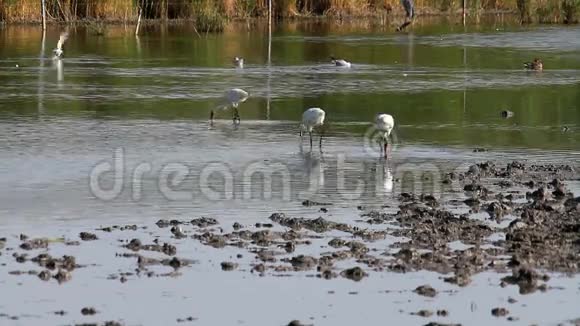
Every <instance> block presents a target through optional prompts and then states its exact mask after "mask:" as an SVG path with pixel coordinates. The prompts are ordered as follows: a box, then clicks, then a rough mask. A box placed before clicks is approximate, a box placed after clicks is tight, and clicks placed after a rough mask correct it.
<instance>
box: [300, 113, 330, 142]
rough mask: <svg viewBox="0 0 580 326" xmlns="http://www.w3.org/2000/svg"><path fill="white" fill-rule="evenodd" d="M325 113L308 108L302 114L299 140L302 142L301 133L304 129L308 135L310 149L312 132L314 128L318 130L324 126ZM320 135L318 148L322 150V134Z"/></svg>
mask: <svg viewBox="0 0 580 326" xmlns="http://www.w3.org/2000/svg"><path fill="white" fill-rule="evenodd" d="M325 117H326V113H325V112H324V110H322V109H321V108H310V109H308V110H306V111H304V113H303V114H302V123H301V124H300V140H301V141H302V132H303V131H304V129H306V131H307V132H308V134H309V135H310V148H312V131H313V130H314V128H317V129H320V128H321V127H322V125H324V118H325ZM319 135H320V144H319V146H320V148H322V132H321V131H319Z"/></svg>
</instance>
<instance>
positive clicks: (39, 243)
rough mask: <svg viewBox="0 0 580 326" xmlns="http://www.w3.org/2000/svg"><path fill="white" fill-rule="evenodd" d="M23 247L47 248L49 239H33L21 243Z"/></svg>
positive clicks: (26, 248)
mask: <svg viewBox="0 0 580 326" xmlns="http://www.w3.org/2000/svg"><path fill="white" fill-rule="evenodd" d="M20 248H21V249H24V250H33V249H45V248H48V240H47V239H32V240H28V241H26V242H24V243H22V244H21V245H20Z"/></svg>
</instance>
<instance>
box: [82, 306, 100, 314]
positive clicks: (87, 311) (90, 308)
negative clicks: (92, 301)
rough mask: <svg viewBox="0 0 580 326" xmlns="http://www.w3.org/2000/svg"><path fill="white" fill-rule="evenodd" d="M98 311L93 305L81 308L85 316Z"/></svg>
mask: <svg viewBox="0 0 580 326" xmlns="http://www.w3.org/2000/svg"><path fill="white" fill-rule="evenodd" d="M96 313H97V310H96V309H95V308H93V307H84V308H83V309H81V314H83V315H84V316H89V315H94V314H96Z"/></svg>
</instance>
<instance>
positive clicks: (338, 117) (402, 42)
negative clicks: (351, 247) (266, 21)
mask: <svg viewBox="0 0 580 326" xmlns="http://www.w3.org/2000/svg"><path fill="white" fill-rule="evenodd" d="M59 32H60V30H57V29H55V28H51V29H50V30H49V31H48V33H47V35H46V45H45V48H44V51H42V45H41V32H40V30H38V29H37V28H35V27H29V26H25V27H22V26H9V27H2V28H0V40H1V41H0V144H1V146H0V162H2V163H1V164H0V180H1V181H2V182H0V237H2V236H6V237H8V238H10V239H12V238H13V237H16V236H17V235H18V234H19V233H26V234H29V235H31V236H49V237H60V236H67V237H70V238H75V237H76V234H77V233H78V232H80V231H84V230H93V229H95V228H97V227H99V226H103V225H110V224H130V223H136V224H139V225H149V226H151V225H152V224H153V222H155V221H156V220H158V219H159V218H188V217H199V216H211V217H215V218H217V219H218V220H219V221H220V222H221V223H222V224H223V225H231V224H232V223H233V222H234V221H238V222H241V223H243V224H248V225H249V224H253V223H256V222H264V221H265V220H266V219H267V217H268V216H269V215H270V214H271V213H272V212H275V211H283V212H286V213H287V214H289V215H300V216H305V217H318V216H319V213H318V207H304V206H302V205H301V202H302V201H303V200H305V199H310V200H316V201H322V202H328V203H331V204H333V205H332V206H330V208H329V210H330V215H329V218H332V219H333V220H337V221H340V220H342V221H352V220H355V219H357V218H358V215H359V211H357V209H356V207H357V206H359V205H362V206H365V207H367V208H378V207H381V206H382V205H385V204H386V205H389V204H390V203H393V202H394V199H395V198H397V195H398V194H399V193H400V192H402V191H415V192H418V193H420V192H429V193H434V194H436V195H437V196H440V197H443V198H454V196H455V197H456V196H458V195H457V194H456V192H457V191H459V190H461V189H453V188H452V187H448V188H445V187H443V186H441V182H437V181H439V180H441V179H442V178H443V176H444V175H445V173H448V172H453V171H462V170H463V169H465V168H467V167H468V166H469V165H471V164H473V163H475V162H479V161H483V160H495V161H499V162H507V161H510V160H515V159H528V160H530V161H532V162H551V163H554V162H556V163H557V162H561V163H568V164H570V163H573V162H578V161H579V160H580V145H579V144H580V110H579V107H580V55H579V54H578V53H579V52H578V49H580V44H579V43H578V38H577V37H575V36H576V35H578V33H580V28H579V27H577V26H576V27H526V28H521V27H518V26H513V25H509V24H507V23H505V24H504V23H496V24H493V25H480V26H468V27H466V28H465V29H464V30H463V28H458V27H457V26H450V27H445V26H437V28H433V27H431V26H418V27H416V28H415V29H414V30H413V31H412V32H409V33H405V34H394V33H392V32H389V31H387V30H386V29H385V28H372V29H367V28H366V27H357V26H354V27H353V26H335V25H332V26H330V25H328V24H326V23H323V22H320V23H316V24H310V23H304V24H300V23H292V24H287V25H281V26H277V27H276V28H275V29H274V31H273V36H272V47H271V60H270V61H269V60H268V38H267V31H266V30H265V29H264V28H263V26H258V27H257V28H256V29H251V30H248V29H247V27H246V26H245V25H242V24H239V25H235V26H230V27H229V28H228V29H227V30H226V32H225V33H224V34H223V35H219V36H213V35H209V36H207V37H205V36H204V37H202V38H198V37H197V36H196V35H195V33H194V32H193V31H191V30H189V29H187V28H184V27H178V26H174V27H171V26H169V27H159V26H157V27H154V26H151V27H146V28H145V30H144V32H143V33H142V35H141V36H140V37H139V38H135V37H134V36H133V33H132V30H131V28H130V27H129V28H127V29H125V28H124V27H122V26H115V27H110V28H109V29H108V31H107V34H106V36H96V35H93V34H92V33H91V31H90V30H85V29H83V28H80V27H79V28H75V29H71V37H70V39H69V41H68V42H67V44H66V47H65V56H66V57H65V59H64V60H63V61H62V62H61V63H60V64H55V63H54V62H53V61H52V60H51V59H50V50H51V49H52V47H53V46H54V44H55V42H56V39H57V38H58V34H59ZM330 55H336V56H341V57H345V58H347V59H349V60H350V61H352V62H353V67H352V68H351V69H339V68H336V67H333V66H331V65H329V63H328V57H329V56H330ZM234 56H243V57H244V58H245V60H246V67H245V68H244V69H243V70H239V69H234V68H232V67H231V59H232V58H233V57H234ZM39 57H40V58H39ZM534 57H541V58H542V59H543V60H544V64H545V67H546V70H545V71H544V72H541V73H537V72H533V73H530V72H526V71H523V70H522V69H521V68H522V62H524V61H529V60H531V59H533V58H534ZM16 64H18V65H19V68H16V67H15V65H16ZM232 87H241V88H244V89H245V90H247V91H249V92H250V99H249V100H248V101H247V102H245V103H242V104H241V105H240V114H241V124H240V126H239V127H234V126H233V125H232V121H231V112H229V111H226V110H222V111H219V112H218V118H220V120H218V121H217V122H216V124H215V126H214V127H213V128H210V127H209V125H208V122H207V119H208V117H209V112H210V110H211V109H212V108H214V107H215V106H216V105H217V104H218V103H219V102H220V97H221V96H222V94H223V92H224V91H225V90H226V89H229V88H232ZM312 106H318V107H322V108H323V109H325V110H326V112H327V125H328V128H327V130H326V131H325V139H324V142H323V150H322V152H321V151H319V149H318V146H317V141H318V136H316V137H315V146H314V148H313V149H312V150H311V149H310V147H309V145H308V141H307V140H306V139H305V140H304V141H303V142H302V144H303V145H302V146H300V138H299V136H298V123H299V119H300V116H301V113H302V111H303V110H305V109H306V108H308V107H312ZM502 110H510V111H513V112H514V116H513V117H512V118H510V119H503V118H502V117H501V114H500V112H501V111H502ZM380 112H388V113H390V114H392V115H393V116H394V117H395V119H396V123H397V127H396V130H395V140H396V142H395V144H394V145H393V147H392V153H391V159H390V161H389V162H385V161H384V160H380V159H379V158H378V157H379V153H378V146H377V145H376V144H375V143H374V137H375V136H376V135H375V133H374V132H373V129H372V127H371V124H370V122H371V121H372V120H373V117H374V115H375V114H377V113H380ZM564 127H566V128H567V129H566V130H563V128H564ZM476 147H478V148H480V147H481V148H485V149H487V151H486V152H477V153H475V152H473V149H474V148H476ZM115 162H118V163H119V165H116V166H115ZM107 164H109V165H107ZM111 170H114V171H113V172H111ZM408 172H410V173H411V175H412V177H411V178H409V175H408ZM264 173H265V174H264ZM270 173H271V179H272V183H271V186H270V182H269V180H268V178H269V177H270V176H269V174H270ZM426 176H427V177H428V178H427V179H426V178H425V177H426ZM264 178H265V180H264ZM570 187H571V189H572V190H573V191H575V192H576V193H578V191H579V190H580V189H579V185H578V184H571V185H570ZM140 232H143V231H140ZM136 234H137V235H138V234H139V232H136ZM126 236H127V238H128V239H130V238H131V237H134V236H135V235H131V234H127V235H126ZM184 241H185V240H184ZM189 241H190V242H191V240H189ZM391 241H392V239H391ZM105 242H107V240H105ZM71 248H72V249H71ZM180 248H181V247H180ZM187 248H188V249H186V250H185V251H180V256H185V257H190V258H193V259H197V260H199V261H200V264H195V265H193V266H192V267H191V268H189V269H185V270H184V271H183V272H182V273H183V275H182V276H181V277H179V278H176V279H167V278H159V279H154V280H150V279H139V278H136V279H134V280H131V281H130V282H128V283H126V284H123V285H119V283H118V282H115V281H111V280H106V276H107V275H108V274H110V273H114V272H118V270H122V269H125V270H127V269H130V268H131V265H132V264H133V263H134V262H133V261H131V262H129V261H128V260H122V259H121V260H119V259H117V258H114V257H110V256H107V255H111V253H112V252H116V251H118V252H120V251H122V249H121V248H118V245H117V243H116V240H114V239H113V238H111V239H110V241H109V242H108V245H107V246H105V247H101V246H95V247H91V246H87V245H85V244H83V245H81V247H64V246H63V247H62V252H63V253H67V254H75V255H76V254H78V257H79V258H78V259H79V260H81V263H83V264H96V265H97V267H96V270H95V269H91V268H86V269H79V270H78V271H75V274H74V275H75V276H74V281H72V282H69V283H67V284H64V285H62V286H60V287H59V288H56V286H55V285H54V283H50V284H46V283H41V281H39V280H37V278H36V277H34V276H30V277H28V276H24V277H25V278H23V279H22V276H18V277H17V276H11V275H10V276H5V277H2V278H1V280H0V285H1V287H2V288H3V291H2V292H3V293H10V295H9V296H6V295H3V296H2V298H3V299H0V313H7V314H9V315H17V316H20V320H19V321H7V322H10V323H16V324H17V323H22V324H30V323H35V324H37V323H42V322H43V321H44V323H46V324H54V323H61V322H63V320H64V321H66V322H73V323H74V322H81V321H91V320H98V321H102V320H106V319H116V320H118V319H122V320H124V321H125V322H126V323H127V324H131V325H133V324H165V323H172V322H175V318H185V317H187V316H189V315H192V316H195V317H197V318H199V320H198V321H197V323H198V324H207V325H215V324H234V323H240V324H248V325H250V324H252V325H256V324H264V325H265V324H269V325H272V324H280V325H282V324H285V323H287V322H288V321H289V320H292V319H301V320H303V321H305V322H307V321H308V318H310V317H312V318H314V319H313V320H312V321H311V322H312V323H314V324H315V325H330V324H333V325H336V324H350V323H355V322H357V321H360V320H361V318H363V317H364V318H369V324H379V323H384V321H385V320H389V321H393V323H395V324H400V323H411V324H416V323H420V322H425V323H426V322H427V321H428V320H435V319H438V318H430V319H422V318H421V317H415V316H410V315H409V314H408V313H409V312H413V311H417V310H419V309H423V308H430V309H436V308H439V309H442V308H446V309H448V310H449V311H450V312H451V315H450V317H448V318H440V319H441V321H448V322H449V321H453V322H462V323H464V324H473V323H474V321H477V322H476V323H478V324H481V325H485V324H489V323H490V322H494V323H497V322H500V320H497V319H490V318H493V317H491V315H490V313H489V311H490V310H491V308H493V307H495V305H501V304H503V305H505V299H506V298H507V297H508V296H514V297H515V296H517V290H516V289H511V288H508V289H501V288H499V287H497V286H493V287H490V286H488V285H489V284H497V283H498V282H499V281H498V280H499V278H500V276H498V275H494V274H481V275H479V276H478V277H477V278H475V280H474V282H473V283H472V284H471V285H470V286H469V287H467V288H461V289H459V290H458V291H457V292H452V293H448V294H446V293H444V294H441V295H440V296H439V297H437V298H436V299H428V300H426V299H424V298H423V297H417V296H416V295H415V294H413V293H412V292H411V290H412V289H414V288H415V287H417V286H418V285H421V284H424V283H430V284H433V285H434V286H436V287H438V288H440V289H450V290H454V291H455V290H457V289H458V288H456V287H453V286H451V285H449V284H445V283H443V282H442V281H441V280H439V279H438V277H439V275H437V274H431V273H412V274H392V273H371V277H370V278H368V279H365V280H364V281H363V282H360V283H353V282H352V281H349V280H340V279H337V280H333V281H321V280H318V279H316V278H309V277H306V275H302V274H300V273H298V276H295V277H289V278H287V277H265V278H259V277H257V276H255V275H252V274H249V272H248V273H245V272H232V273H222V272H221V271H220V272H217V273H216V271H219V262H221V261H222V260H225V259H228V257H231V256H235V254H236V252H235V251H224V250H216V249H213V248H209V249H208V247H204V246H202V245H201V244H199V243H197V242H195V246H193V247H192V246H189V247H187ZM58 250H60V249H57V252H58ZM8 256H9V255H8V254H4V255H2V256H0V262H2V263H6V262H8V261H12V258H9V257H8ZM111 259H115V260H114V261H113V262H111ZM347 267H348V266H347ZM13 269H14V268H12V267H11V266H1V265H0V273H2V275H6V273H7V272H8V271H9V270H13ZM249 269H250V267H249V265H248V266H243V267H242V270H243V271H246V272H247V271H249ZM185 284H187V285H186V286H185ZM560 284H561V285H562V286H564V287H565V289H564V290H555V291H550V292H548V293H546V294H534V295H528V296H524V297H522V296H520V297H518V300H519V303H518V304H516V305H511V306H510V307H509V309H510V311H512V312H514V314H515V315H517V316H518V317H520V321H521V322H523V323H532V322H538V323H542V324H544V323H557V322H562V321H565V320H568V319H571V318H575V317H578V316H576V315H574V314H575V313H576V309H575V307H576V303H577V298H578V294H579V293H578V286H577V285H578V279H577V278H573V279H570V278H567V277H564V276H558V277H557V278H556V279H555V280H554V281H552V282H551V283H550V285H551V286H558V285H560ZM23 289H27V290H30V291H35V293H36V292H38V294H35V296H34V297H31V296H30V295H28V294H29V293H28V292H27V291H23ZM55 289H56V290H55ZM4 290H5V291H4ZM329 290H333V291H336V293H335V294H332V295H331V294H328V291H329ZM384 290H392V291H399V290H401V291H403V293H402V294H401V293H398V292H391V293H387V294H385V293H381V292H380V291H384ZM86 291H89V292H91V297H90V299H87V300H86V302H85V301H83V302H82V303H79V302H78V299H77V298H78V297H79V296H82V295H83V293H86ZM352 291H356V292H358V294H357V295H349V294H348V293H349V292H352ZM201 294H203V295H201ZM248 297H251V298H252V301H251V304H248V303H247V301H246V300H247V298H248ZM104 298H106V299H104ZM145 298H146V299H145ZM408 300H411V301H408ZM471 302H474V303H475V305H476V306H478V307H479V309H475V310H474V311H472V310H473V309H472V304H471ZM547 302H549V303H550V304H552V305H553V307H551V308H550V309H553V310H552V313H551V314H545V313H543V311H544V309H547V308H546V305H547ZM91 305H92V306H95V307H96V308H97V309H98V310H100V311H102V313H101V314H98V315H96V316H95V317H91V318H92V319H91V318H87V317H83V316H80V314H78V312H79V311H80V308H82V307H83V306H91ZM124 305H126V307H125V306H124ZM159 305H163V311H166V312H167V313H159V312H158V310H159V308H158V306H159ZM168 305H171V306H170V307H167V306H168ZM354 305H356V308H355V307H354ZM524 305H525V306H524ZM31 307H32V308H31ZM385 307H387V308H385ZM143 308H145V309H143ZM60 309H65V310H67V311H69V312H70V314H69V315H67V316H65V317H60V316H54V315H52V314H51V312H52V311H55V310H60ZM223 309H226V310H228V312H229V313H227V314H224V313H223ZM385 309H387V310H385ZM400 309H402V310H403V311H404V312H402V313H401V312H399V310H400ZM31 310H32V311H31ZM75 311H76V313H75ZM144 311H145V312H144ZM147 311H149V313H147ZM387 315H388V318H387ZM46 318H48V319H46ZM5 321H6V319H4V320H1V323H2V324H4V322H5ZM501 321H502V322H504V321H503V320H501Z"/></svg>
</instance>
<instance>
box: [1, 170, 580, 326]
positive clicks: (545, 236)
mask: <svg viewBox="0 0 580 326" xmlns="http://www.w3.org/2000/svg"><path fill="white" fill-rule="evenodd" d="M579 177H580V174H579V173H578V170H577V169H576V168H575V167H573V166H570V165H553V164H546V165H535V164H533V163H530V162H511V163H508V164H507V165H505V166H499V165H496V164H495V163H493V162H483V163H479V164H475V165H472V166H471V167H469V169H468V170H467V171H465V172H464V173H450V174H448V175H446V177H445V178H444V180H443V181H442V182H443V183H447V184H448V183H457V184H459V185H460V187H461V188H462V189H463V191H462V192H460V193H457V194H456V196H455V197H454V198H449V199H446V200H445V201H444V202H442V201H440V200H439V199H438V198H436V197H434V196H432V195H430V194H413V193H401V194H400V196H399V198H398V200H397V202H398V207H397V208H396V209H394V210H393V207H390V206H392V205H387V206H389V207H387V206H386V207H385V209H372V210H366V209H365V208H364V207H359V212H360V214H359V216H353V218H352V223H344V222H335V221H333V220H332V216H331V215H329V212H332V210H333V207H332V205H329V204H330V203H318V202H315V201H307V202H305V203H302V204H303V205H305V207H309V209H312V210H315V211H317V212H319V215H320V216H319V217H318V218H314V219H309V218H301V217H298V216H288V215H286V214H285V213H284V212H274V213H272V214H271V215H270V216H269V217H264V218H263V222H260V223H256V224H254V225H244V224H242V223H240V222H238V221H220V220H219V218H212V217H196V218H192V219H189V220H179V219H171V218H163V219H160V220H159V221H157V223H155V224H153V225H149V224H144V225H109V226H100V227H94V228H91V227H87V228H86V229H85V230H83V231H81V232H79V234H78V237H76V238H43V237H30V236H28V235H26V230H22V233H21V234H0V259H1V261H3V265H4V266H6V267H7V268H8V270H9V274H10V275H12V276H15V277H17V278H14V279H13V280H18V282H26V283H34V282H48V283H54V287H53V289H54V291H56V292H58V291H59V284H60V285H62V284H66V283H74V282H75V273H76V272H77V271H78V270H90V269H91V268H92V266H91V264H85V263H80V262H81V261H82V262H87V261H90V257H83V255H82V249H83V247H86V246H99V242H100V241H102V240H101V238H103V237H111V236H112V237H113V238H115V239H117V243H118V245H117V248H118V249H117V250H116V251H115V252H110V258H111V259H114V260H118V259H123V260H128V261H129V265H128V266H130V267H129V268H125V269H124V270H119V272H118V273H114V274H110V275H106V276H103V275H101V276H102V277H106V278H107V279H108V280H110V281H111V282H121V283H128V284H131V282H133V281H136V280H138V279H143V278H145V279H146V278H159V277H171V278H177V279H179V277H180V276H181V275H183V274H184V273H195V272H194V271H192V270H191V267H192V266H193V265H196V264H200V262H199V261H197V260H196V257H190V256H187V255H183V254H182V253H181V248H180V247H182V246H184V245H187V246H199V245H201V246H208V247H211V248H214V249H219V250H223V251H226V252H228V251H231V252H232V254H231V255H230V259H228V260H223V261H221V262H219V264H218V265H217V266H219V269H220V270H221V271H223V272H227V273H245V274H246V273H247V274H251V275H254V276H259V277H292V276H293V275H299V274H301V273H302V274H304V273H305V274H306V276H307V277H312V278H318V279H320V282H332V280H333V279H349V280H352V281H353V282H365V278H367V277H368V276H369V275H371V274H376V273H379V274H380V273H408V272H416V271H429V272H435V273H438V274H439V275H440V279H442V280H443V281H444V282H446V283H450V284H453V285H454V286H455V287H456V289H457V291H461V290H462V289H464V288H468V287H469V286H470V283H471V279H472V277H474V276H476V275H477V274H479V273H482V272H493V273H501V274H503V275H506V276H503V277H502V278H501V282H500V283H498V284H494V285H492V286H498V287H506V288H509V287H512V286H513V287H517V288H518V292H519V294H520V295H527V294H531V293H535V292H539V293H542V292H546V291H551V290H552V287H551V285H550V279H551V276H550V275H551V274H552V273H561V274H565V275H569V276H572V275H577V274H578V273H579V272H580V197H578V196H577V195H576V196H575V195H574V194H572V193H570V192H569V191H568V189H567V186H566V183H567V182H569V181H577V180H579ZM298 204H300V203H298ZM126 231H130V232H137V233H138V234H140V236H139V237H127V236H126V235H125V234H124V233H125V232H126ZM387 237H390V238H394V239H395V241H392V242H391V244H389V245H384V244H381V241H383V240H384V239H385V238H387ZM178 242H179V243H178ZM320 244H322V245H320ZM53 248H58V249H57V252H61V253H60V254H54V253H52V252H53ZM67 248H77V249H75V250H74V251H76V252H77V253H78V252H80V253H79V254H77V255H76V256H73V255H69V254H62V252H67ZM236 252H237V254H233V253H236ZM112 263H114V262H112ZM216 272H217V271H216ZM4 277H7V276H4ZM11 279H12V278H11ZM411 290H413V292H414V293H415V294H416V295H418V296H425V297H429V298H434V297H436V296H437V295H438V290H437V289H436V288H434V287H432V286H431V285H429V284H425V285H422V286H419V287H417V288H415V289H411ZM514 300H515V299H514ZM2 313H3V314H2V317H0V318H2V319H5V318H6V319H13V320H17V319H18V318H19V317H18V316H13V315H11V314H10V312H2ZM61 313H62V315H63V316H66V309H63V310H62V311H61ZM490 313H491V314H492V315H493V316H496V318H504V319H506V320H509V321H515V320H517V316H512V315H510V313H509V311H508V309H506V308H504V307H496V308H494V309H493V310H492V311H491V312H490ZM434 314H435V315H436V316H438V317H446V316H447V315H448V313H447V312H445V310H438V311H429V310H422V311H418V312H416V315H417V316H422V317H425V318H426V319H427V318H428V317H430V316H432V315H434ZM82 315H96V316H98V311H96V310H95V308H93V307H85V308H83V310H82ZM176 320H177V321H178V322H192V321H195V316H192V317H179V318H177V319H176ZM297 323H299V322H298V321H292V322H290V325H298V324H297ZM304 323H305V324H310V323H308V322H304ZM99 324H104V325H121V324H123V323H121V322H120V321H108V322H104V323H99Z"/></svg>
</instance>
